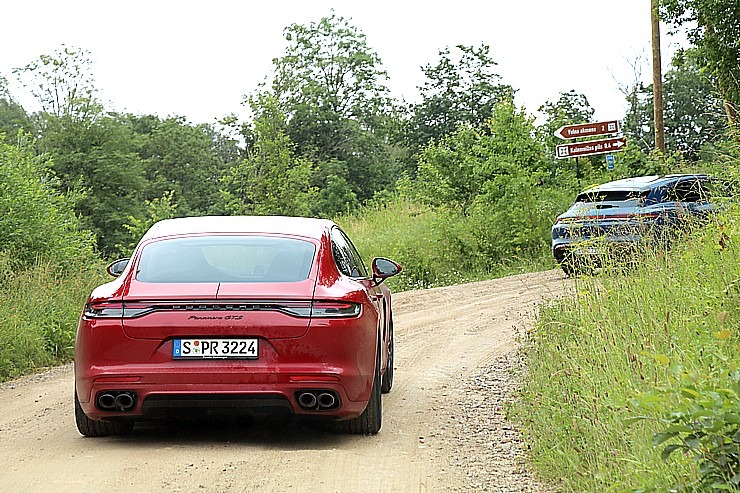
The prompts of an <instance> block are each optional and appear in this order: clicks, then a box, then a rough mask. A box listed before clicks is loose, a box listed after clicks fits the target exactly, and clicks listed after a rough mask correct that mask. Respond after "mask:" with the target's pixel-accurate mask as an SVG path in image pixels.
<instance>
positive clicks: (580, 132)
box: [555, 120, 619, 139]
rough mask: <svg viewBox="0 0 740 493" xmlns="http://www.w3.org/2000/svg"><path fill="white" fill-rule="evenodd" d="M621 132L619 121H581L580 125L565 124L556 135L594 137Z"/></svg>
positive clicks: (562, 136) (570, 137) (562, 137)
mask: <svg viewBox="0 0 740 493" xmlns="http://www.w3.org/2000/svg"><path fill="white" fill-rule="evenodd" d="M617 132H619V122H618V121H617V120H612V121H609V122H597V123H581V124H580V125H565V126H564V127H560V128H559V129H557V130H556V131H555V137H560V138H561V139H577V138H579V137H594V136H596V135H608V134H615V133H617Z"/></svg>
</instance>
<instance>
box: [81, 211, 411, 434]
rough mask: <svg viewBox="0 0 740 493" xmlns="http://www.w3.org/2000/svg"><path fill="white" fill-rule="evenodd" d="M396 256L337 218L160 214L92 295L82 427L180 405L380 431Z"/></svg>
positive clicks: (166, 412) (159, 413)
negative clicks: (368, 244)
mask: <svg viewBox="0 0 740 493" xmlns="http://www.w3.org/2000/svg"><path fill="white" fill-rule="evenodd" d="M400 271H401V267H400V266H399V265H398V264H396V263H395V262H393V261H391V260H388V259H384V258H376V259H374V260H373V262H372V271H371V272H368V271H367V269H366V267H365V265H364V264H363V261H362V259H361V257H360V255H359V254H358V253H357V250H356V249H355V247H354V246H353V245H352V242H351V241H350V240H349V239H348V238H347V236H346V235H345V234H344V233H343V232H342V230H341V229H339V227H337V225H336V224H334V223H333V222H331V221H328V220H320V219H306V218H289V217H193V218H182V219H171V220H166V221H160V222H159V223H157V224H155V225H154V226H152V228H151V229H150V230H149V231H148V232H147V233H146V234H145V235H144V237H143V238H142V239H141V241H140V242H139V244H138V246H137V247H136V249H135V250H134V252H133V255H132V256H131V258H130V259H123V260H119V261H117V262H114V263H113V264H111V265H110V266H109V267H108V272H109V273H110V274H111V275H114V276H116V277H117V278H116V279H115V280H114V281H113V282H110V283H108V284H104V285H102V286H99V287H98V288H97V289H95V290H94V291H93V293H92V294H91V295H90V297H89V299H88V300H87V303H86V304H85V308H84V311H83V313H82V315H81V317H80V322H79V326H78V329H77V339H76V344H75V418H76V422H77V428H78V430H79V431H80V433H81V434H83V435H86V436H105V435H112V434H120V433H126V432H129V431H131V429H132V428H133V424H134V422H135V421H137V420H141V419H150V418H158V417H172V416H175V417H176V416H179V415H196V416H200V415H210V414H222V413H224V414H226V413H236V414H246V415H250V414H268V415H272V414H278V413H286V414H289V415H290V414H295V415H315V416H325V417H329V418H331V419H332V420H336V421H337V425H338V426H339V427H340V428H342V429H343V430H345V431H347V432H349V433H357V434H375V433H377V432H378V431H379V430H380V427H381V420H382V405H381V392H383V393H385V392H389V391H390V390H391V386H392V384H393V317H392V312H391V293H390V290H389V289H388V287H387V286H386V285H385V284H383V280H384V279H386V278H388V277H391V276H393V275H396V274H398V273H399V272H400Z"/></svg>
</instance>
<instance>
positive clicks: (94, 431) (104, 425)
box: [75, 389, 134, 437]
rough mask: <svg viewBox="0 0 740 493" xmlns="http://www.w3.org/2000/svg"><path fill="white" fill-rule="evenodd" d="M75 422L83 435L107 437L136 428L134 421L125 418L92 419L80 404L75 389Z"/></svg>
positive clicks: (126, 432)
mask: <svg viewBox="0 0 740 493" xmlns="http://www.w3.org/2000/svg"><path fill="white" fill-rule="evenodd" d="M75 423H76V424H77V431H79V432H80V434H81V435H83V436H86V437H107V436H113V435H127V434H129V433H131V431H132V430H133V429H134V423H133V421H129V420H125V419H120V418H119V419H116V420H110V421H102V420H96V419H90V418H88V417H87V415H86V414H85V411H83V410H82V406H80V400H79V399H78V398H77V390H76V389H75Z"/></svg>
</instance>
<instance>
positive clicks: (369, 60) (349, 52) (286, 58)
mask: <svg viewBox="0 0 740 493" xmlns="http://www.w3.org/2000/svg"><path fill="white" fill-rule="evenodd" d="M284 34H285V39H286V41H287V42H288V46H287V48H286V51H285V54H284V55H283V56H282V57H280V58H276V59H274V60H273V65H274V67H275V76H274V79H273V82H272V87H271V97H272V98H274V99H275V100H276V101H277V102H278V106H279V108H280V109H281V111H282V112H283V113H284V114H285V115H286V134H287V136H288V137H290V140H291V141H292V142H293V143H294V144H295V150H294V152H295V153H296V155H298V156H303V157H305V158H306V159H308V160H309V161H311V162H315V163H319V162H327V163H328V162H331V163H334V165H339V166H341V167H343V168H344V171H342V172H341V173H339V174H336V173H335V174H336V175H337V176H341V178H343V179H344V180H345V181H346V183H347V184H348V185H349V186H350V187H351V188H350V189H349V190H347V191H348V192H352V193H354V194H355V195H356V196H357V197H358V198H359V199H360V200H365V199H368V198H370V197H371V196H372V195H373V194H374V193H375V192H376V191H377V190H379V189H382V188H384V187H385V186H387V185H388V184H390V183H392V182H393V181H394V180H393V179H394V176H393V174H392V173H391V172H390V170H391V166H392V163H391V162H390V159H389V153H388V150H387V128H386V123H387V119H388V115H389V112H390V109H391V99H390V97H389V96H388V89H387V88H386V87H385V85H384V80H385V79H386V73H385V71H384V70H383V69H382V66H381V61H380V58H379V57H378V55H377V54H376V53H375V52H374V51H372V50H371V49H370V47H369V46H368V44H367V40H366V38H365V35H364V34H363V33H361V32H360V31H359V30H358V29H357V28H355V27H354V26H352V25H351V24H350V23H349V21H347V20H346V19H344V18H343V17H339V16H337V15H336V14H334V13H332V15H330V16H329V17H324V18H322V19H321V20H320V21H319V22H312V23H310V24H309V25H300V24H292V25H290V26H288V27H287V28H286V29H285V32H284ZM252 99H253V101H257V103H259V101H261V100H263V99H262V98H260V97H258V98H252ZM320 171H321V168H317V169H316V172H317V174H315V175H314V176H313V178H312V183H313V184H314V185H315V186H317V187H324V186H326V184H327V178H328V176H327V175H321V174H318V173H320ZM336 184H337V182H336V181H335V182H334V185H336Z"/></svg>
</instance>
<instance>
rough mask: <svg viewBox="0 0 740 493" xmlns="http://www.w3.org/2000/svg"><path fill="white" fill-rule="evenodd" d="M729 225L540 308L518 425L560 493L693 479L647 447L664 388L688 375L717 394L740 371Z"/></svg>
mask: <svg viewBox="0 0 740 493" xmlns="http://www.w3.org/2000/svg"><path fill="white" fill-rule="evenodd" d="M737 217H738V210H737V209H736V208H735V209H732V211H731V212H730V213H728V214H726V215H724V216H723V217H719V218H717V219H716V220H714V221H712V222H711V224H709V225H708V226H707V227H706V229H702V230H701V231H700V232H697V233H694V234H691V235H687V236H686V237H684V238H682V240H681V242H679V244H677V245H675V246H674V248H673V250H672V251H671V252H669V253H667V252H665V251H653V252H644V254H643V255H642V256H641V257H640V262H639V265H637V266H633V267H632V268H630V269H627V270H625V271H619V270H614V271H610V270H608V269H607V270H606V271H605V272H602V273H601V275H598V276H596V277H584V278H579V279H577V280H576V282H575V287H574V291H575V292H574V296H572V297H567V298H564V299H561V300H559V301H557V302H555V303H553V304H552V305H550V306H547V307H544V308H543V309H542V312H541V315H540V318H539V323H538V326H537V327H536V329H535V330H533V331H532V333H531V334H530V335H529V337H528V338H527V339H528V340H527V343H526V349H525V351H526V355H527V358H528V362H529V364H528V367H529V375H528V378H527V382H526V385H525V388H524V390H523V394H522V398H521V401H520V402H519V404H518V406H517V408H516V416H517V419H518V420H519V421H520V422H521V424H522V426H523V428H524V430H525V433H526V435H527V440H528V441H529V442H530V444H531V446H532V449H531V450H532V457H533V460H534V463H535V465H536V466H537V468H538V469H539V471H540V473H541V474H542V475H543V476H544V477H546V478H549V479H554V480H557V481H559V482H560V483H561V484H562V490H563V491H599V492H608V491H669V490H671V489H673V488H675V487H676V486H677V485H678V486H680V485H687V484H689V483H691V481H692V480H693V479H694V478H695V477H696V475H697V474H698V473H697V470H696V467H695V462H694V461H693V459H692V457H691V456H690V455H681V454H673V455H672V456H671V457H669V458H668V460H665V461H664V460H663V459H662V458H661V450H660V449H659V448H656V447H654V446H653V445H652V441H653V436H654V434H655V433H657V432H660V431H663V430H664V429H665V428H666V426H667V425H666V421H664V420H663V419H664V418H666V416H668V415H669V414H670V412H671V410H672V406H675V405H677V398H672V397H670V395H671V394H670V393H669V392H668V390H669V389H672V388H678V387H680V386H682V385H684V383H683V382H682V380H683V379H684V377H685V376H686V375H692V376H693V377H692V378H695V380H701V381H702V382H704V383H705V384H707V383H708V384H710V385H713V386H716V387H718V388H719V387H723V386H725V385H726V380H727V376H728V373H729V372H730V371H732V370H733V369H737V364H738V363H740V351H739V347H740V346H739V345H738V341H739V340H740V339H738V338H739V337H740V333H739V331H740V313H739V312H738V307H739V306H740V222H738V220H737ZM667 396H668V397H667ZM737 411H740V410H737ZM635 418H637V419H635Z"/></svg>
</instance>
